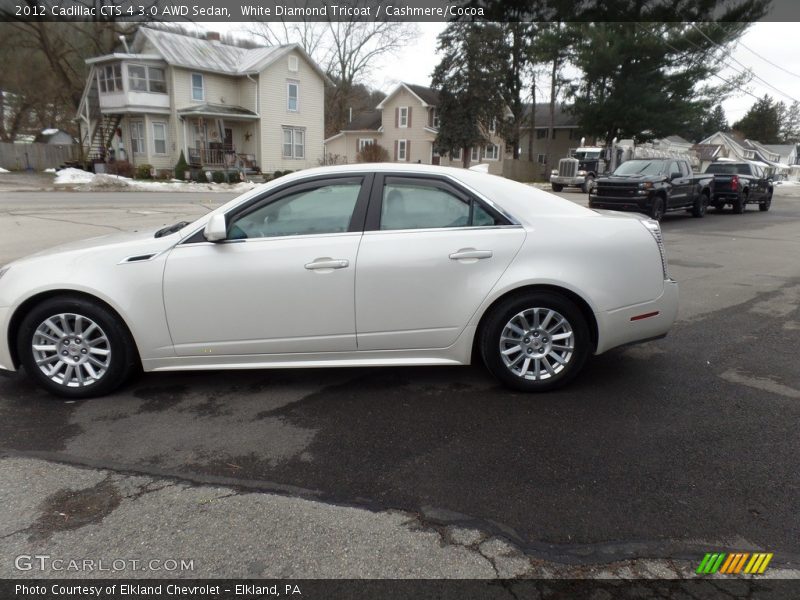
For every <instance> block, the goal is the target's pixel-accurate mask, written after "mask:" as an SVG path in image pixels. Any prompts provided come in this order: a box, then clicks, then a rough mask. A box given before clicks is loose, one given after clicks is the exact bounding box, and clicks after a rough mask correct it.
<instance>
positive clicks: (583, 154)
mask: <svg viewBox="0 0 800 600" xmlns="http://www.w3.org/2000/svg"><path fill="white" fill-rule="evenodd" d="M575 158H577V159H578V160H596V159H598V158H600V151H599V150H595V151H594V152H587V151H585V150H581V151H580V152H576V153H575Z"/></svg>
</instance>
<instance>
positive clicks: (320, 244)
mask: <svg viewBox="0 0 800 600" xmlns="http://www.w3.org/2000/svg"><path fill="white" fill-rule="evenodd" d="M666 264H667V263H666V259H665V256H664V245H663V243H662V239H661V231H660V229H659V225H658V223H656V222H654V221H650V220H646V219H643V218H641V217H638V216H636V215H631V214H623V213H605V214H601V213H598V212H596V211H592V210H589V209H586V208H583V207H580V206H578V205H576V204H573V203H572V202H569V201H567V200H563V199H561V198H559V197H557V196H554V195H552V194H550V193H547V192H544V191H541V190H537V189H535V188H532V187H529V186H526V185H522V184H519V183H515V182H512V181H509V180H506V179H503V178H501V177H495V176H492V175H487V174H483V173H477V172H474V171H469V170H465V169H453V168H442V167H428V166H423V165H398V164H380V165H374V164H359V165H349V166H338V167H326V168H319V169H310V170H307V171H302V172H299V173H295V174H293V175H288V176H285V177H281V178H280V179H277V180H275V181H272V182H270V183H268V184H266V185H263V186H261V187H259V188H257V189H255V190H253V191H251V192H248V193H246V194H244V195H242V196H240V197H239V198H236V199H235V200H232V201H231V202H229V203H227V204H225V205H224V206H222V207H220V208H218V209H217V210H215V211H213V212H211V213H209V214H208V215H206V216H204V217H203V218H201V219H199V220H197V221H195V222H193V223H185V222H183V223H178V224H176V225H174V226H172V227H167V228H165V229H161V230H159V231H157V232H148V233H130V234H121V235H111V236H105V237H100V238H95V239H92V240H87V241H84V242H78V243H73V244H67V245H65V246H61V247H59V248H56V249H54V250H50V251H46V252H41V253H39V254H35V255H33V256H30V257H27V258H24V259H21V260H18V261H15V262H13V263H11V264H9V265H7V266H5V267H4V268H2V269H0V368H3V369H7V370H12V371H13V370H16V369H18V368H19V367H20V366H22V367H24V370H25V371H26V372H27V373H28V374H29V375H30V376H31V377H33V378H34V379H35V380H36V381H37V382H38V383H39V384H40V385H41V386H42V387H44V388H45V389H47V390H48V391H50V392H52V393H54V394H57V395H59V396H62V397H66V398H85V397H89V396H98V395H102V394H107V393H109V392H111V391H112V390H114V389H115V388H117V387H118V386H119V385H120V384H122V383H123V382H124V381H125V380H126V378H127V377H128V375H129V374H130V373H131V372H132V371H134V370H135V369H137V368H142V369H144V370H145V371H177V370H186V369H251V368H269V367H280V368H287V367H303V368H305V367H343V366H365V365H373V366H392V365H467V364H470V362H471V361H472V359H473V357H474V356H481V357H482V358H483V360H484V362H485V363H486V366H487V367H488V369H489V370H490V371H491V372H492V373H493V374H494V375H495V376H496V377H497V378H498V379H499V380H500V381H502V382H503V383H504V384H506V385H507V386H509V387H511V388H515V389H518V390H524V391H545V390H550V389H553V388H555V387H557V386H561V385H563V384H565V383H567V382H568V381H569V380H571V379H572V378H573V377H575V375H576V374H577V373H578V372H579V371H580V369H581V367H582V366H583V364H584V363H585V362H586V359H587V357H588V356H589V355H590V354H600V353H602V352H605V351H606V350H608V349H610V348H614V347H616V346H620V345H622V344H629V343H633V342H640V341H644V340H649V339H653V338H658V337H663V336H664V335H666V333H667V331H668V330H669V328H670V326H671V325H672V323H673V321H674V320H675V315H676V312H677V307H678V286H677V284H676V283H675V282H674V281H672V280H671V279H670V278H669V276H668V275H667V268H666Z"/></svg>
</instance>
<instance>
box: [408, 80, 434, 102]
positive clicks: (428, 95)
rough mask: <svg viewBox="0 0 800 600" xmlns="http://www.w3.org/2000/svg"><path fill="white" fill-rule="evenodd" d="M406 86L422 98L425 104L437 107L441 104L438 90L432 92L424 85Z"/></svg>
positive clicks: (410, 84)
mask: <svg viewBox="0 0 800 600" xmlns="http://www.w3.org/2000/svg"><path fill="white" fill-rule="evenodd" d="M404 85H405V86H406V87H407V88H408V89H410V90H411V91H412V92H414V93H415V94H416V95H417V96H419V97H420V98H422V100H423V102H425V103H427V104H430V105H431V106H437V105H438V104H439V92H437V91H436V90H432V89H431V88H429V87H425V86H424V85H414V84H412V83H406V84H404Z"/></svg>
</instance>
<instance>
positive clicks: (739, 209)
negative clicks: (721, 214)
mask: <svg viewBox="0 0 800 600" xmlns="http://www.w3.org/2000/svg"><path fill="white" fill-rule="evenodd" d="M745 206H747V192H742V194H741V195H740V196H738V197H737V198H736V200H734V201H733V212H734V213H736V214H737V215H740V214H742V213H743V212H744V207H745Z"/></svg>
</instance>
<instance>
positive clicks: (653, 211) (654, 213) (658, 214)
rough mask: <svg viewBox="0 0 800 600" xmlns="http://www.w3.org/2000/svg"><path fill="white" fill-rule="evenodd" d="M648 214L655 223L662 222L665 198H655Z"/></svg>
mask: <svg viewBox="0 0 800 600" xmlns="http://www.w3.org/2000/svg"><path fill="white" fill-rule="evenodd" d="M648 214H649V215H650V218H651V219H653V220H654V221H660V220H661V219H662V218H663V217H664V198H663V197H662V196H656V197H655V198H653V205H652V206H651V207H650V212H649V213H648Z"/></svg>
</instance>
